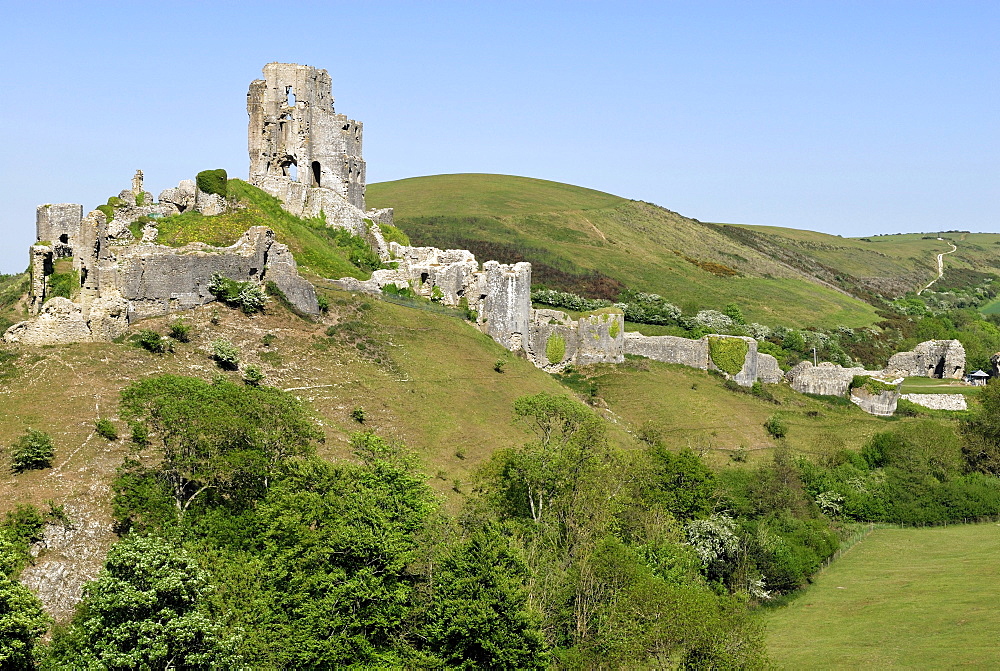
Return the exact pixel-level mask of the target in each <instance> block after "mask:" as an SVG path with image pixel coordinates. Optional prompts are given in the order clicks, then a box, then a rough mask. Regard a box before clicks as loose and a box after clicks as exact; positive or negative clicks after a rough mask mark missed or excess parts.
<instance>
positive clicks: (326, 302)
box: [316, 294, 330, 314]
mask: <svg viewBox="0 0 1000 671" xmlns="http://www.w3.org/2000/svg"><path fill="white" fill-rule="evenodd" d="M316 303H317V304H318V305H319V311H320V312H322V313H323V314H326V313H327V312H329V311H330V299H329V298H327V297H326V296H323V295H322V294H320V295H319V296H317V297H316Z"/></svg>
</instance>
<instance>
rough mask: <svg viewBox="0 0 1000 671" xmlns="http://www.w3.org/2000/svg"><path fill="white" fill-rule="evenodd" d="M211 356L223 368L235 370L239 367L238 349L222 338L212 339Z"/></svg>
mask: <svg viewBox="0 0 1000 671" xmlns="http://www.w3.org/2000/svg"><path fill="white" fill-rule="evenodd" d="M212 358H213V359H215V362H216V363H217V364H219V367H220V368H223V369H225V370H236V369H237V368H239V367H240V351H239V350H238V349H236V346H235V345H233V344H232V343H231V342H229V341H228V340H225V339H224V338H219V339H218V340H213V341H212Z"/></svg>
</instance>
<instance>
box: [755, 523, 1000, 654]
mask: <svg viewBox="0 0 1000 671" xmlns="http://www.w3.org/2000/svg"><path fill="white" fill-rule="evenodd" d="M998 578H1000V525H996V524H979V525H956V526H949V527H935V528H924V529H877V530H875V531H874V532H873V533H872V534H871V535H870V536H869V537H868V538H867V539H866V540H864V541H862V542H861V543H859V544H858V545H856V546H855V547H854V548H852V549H851V550H850V552H848V553H846V554H845V555H844V556H843V557H842V558H841V559H840V560H838V561H836V562H834V563H833V564H832V565H831V566H830V567H829V568H828V569H827V570H826V571H824V572H823V573H822V574H820V575H819V576H818V577H817V578H816V582H815V583H814V584H813V585H812V586H810V587H808V588H807V589H806V590H805V591H804V592H803V593H802V594H801V596H800V597H798V598H797V599H795V600H793V601H792V602H791V603H790V604H789V605H787V606H785V607H782V608H780V609H777V610H775V611H773V612H771V613H769V614H768V615H767V616H766V617H767V624H768V646H769V649H770V654H771V656H772V659H773V660H774V661H775V662H776V663H777V664H778V666H780V667H782V668H787V669H806V668H808V669H816V668H877V669H884V668H904V667H905V668H951V667H957V666H964V667H972V668H996V667H998V666H1000V646H998V645H997V641H998V640H1000V618H998V617H997V613H996V609H997V604H998V602H1000V580H998Z"/></svg>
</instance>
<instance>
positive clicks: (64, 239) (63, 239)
mask: <svg viewBox="0 0 1000 671" xmlns="http://www.w3.org/2000/svg"><path fill="white" fill-rule="evenodd" d="M59 242H61V243H63V244H64V245H66V244H69V235H67V234H66V233H63V234H62V235H60V236H59Z"/></svg>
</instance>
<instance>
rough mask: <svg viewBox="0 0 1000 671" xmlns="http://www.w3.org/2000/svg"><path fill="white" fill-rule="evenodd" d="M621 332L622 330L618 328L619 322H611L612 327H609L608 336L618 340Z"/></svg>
mask: <svg viewBox="0 0 1000 671" xmlns="http://www.w3.org/2000/svg"><path fill="white" fill-rule="evenodd" d="M620 330H621V328H620V327H619V326H618V320H617V319H616V320H614V321H613V322H611V326H609V327H608V335H609V336H611V337H612V338H617V337H618V332H619V331H620Z"/></svg>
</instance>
